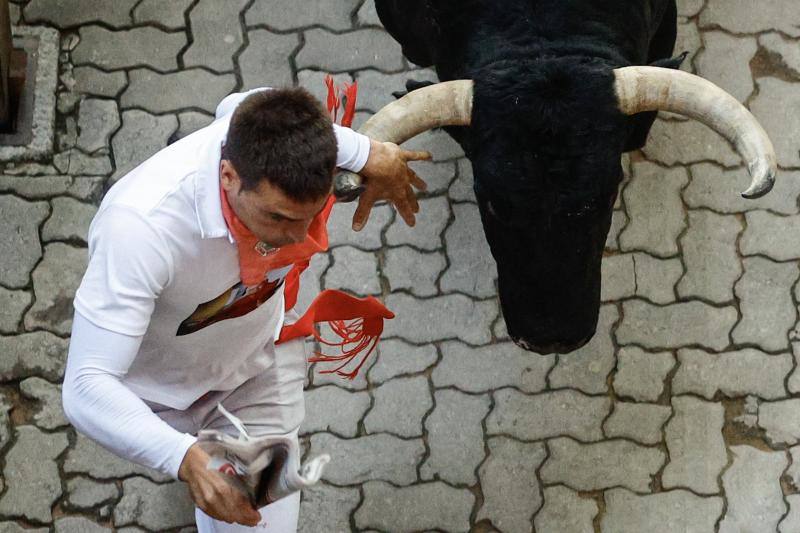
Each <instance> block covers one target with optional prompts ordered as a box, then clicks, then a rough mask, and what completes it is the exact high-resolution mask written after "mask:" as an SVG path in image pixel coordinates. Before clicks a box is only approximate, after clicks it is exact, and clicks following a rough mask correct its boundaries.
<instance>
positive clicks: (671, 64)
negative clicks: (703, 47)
mask: <svg viewBox="0 0 800 533" xmlns="http://www.w3.org/2000/svg"><path fill="white" fill-rule="evenodd" d="M688 55H689V52H683V53H682V54H681V55H679V56H675V57H668V58H666V59H659V60H658V61H653V62H652V63H650V66H651V67H662V68H672V69H676V70H677V69H679V68H681V64H683V62H684V61H685V60H686V57H687V56H688Z"/></svg>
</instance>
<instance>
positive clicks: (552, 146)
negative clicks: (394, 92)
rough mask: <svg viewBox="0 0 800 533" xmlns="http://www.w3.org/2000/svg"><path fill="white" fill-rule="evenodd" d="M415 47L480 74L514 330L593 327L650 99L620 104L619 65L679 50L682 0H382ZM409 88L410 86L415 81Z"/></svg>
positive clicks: (464, 139)
mask: <svg viewBox="0 0 800 533" xmlns="http://www.w3.org/2000/svg"><path fill="white" fill-rule="evenodd" d="M375 3H376V7H377V11H378V14H379V16H380V18H381V21H382V22H383V24H384V25H385V27H386V29H387V30H388V31H389V33H390V34H391V35H392V36H393V37H394V38H395V39H396V40H397V41H398V42H399V43H400V44H401V45H402V47H403V53H404V54H405V55H406V56H407V57H408V59H409V60H411V61H413V62H414V63H416V64H418V65H421V66H431V65H433V66H435V68H436V71H437V73H438V75H439V78H440V80H442V81H447V80H458V79H471V80H474V99H473V112H472V123H471V125H470V126H469V127H451V128H447V130H448V133H450V134H451V135H452V136H453V137H454V138H455V139H456V141H458V142H459V144H461V146H462V147H463V149H464V151H465V153H466V155H467V157H468V158H469V159H470V161H471V162H472V165H473V169H474V175H475V183H474V187H475V193H476V197H477V200H478V205H479V208H480V213H481V219H482V222H483V227H484V231H485V234H486V238H487V240H488V243H489V245H490V248H491V251H492V255H493V256H494V259H495V261H496V263H497V270H498V284H499V293H500V301H501V305H502V309H503V315H504V317H505V321H506V325H507V327H508V331H509V334H510V336H511V337H512V338H513V339H514V341H515V342H517V343H518V344H519V345H521V346H523V347H524V348H526V349H529V350H532V351H536V352H539V353H550V352H562V353H563V352H568V351H572V350H575V349H576V348H578V347H580V346H582V345H583V344H585V343H586V342H588V341H589V339H591V337H592V336H593V335H594V332H595V328H596V325H597V317H598V312H599V306H600V264H601V259H602V253H603V248H604V243H605V241H606V236H607V234H608V231H609V227H610V223H611V215H612V210H613V204H614V201H615V199H616V196H617V191H618V186H619V183H620V181H621V179H622V168H621V164H620V156H621V155H622V153H623V152H626V151H630V150H635V149H637V148H640V147H641V146H643V145H644V143H645V140H646V138H647V134H648V131H649V129H650V127H651V126H652V123H653V120H654V119H655V112H648V113H640V114H638V115H634V116H625V115H623V114H622V113H621V112H620V111H619V110H618V109H617V99H616V96H615V94H614V87H613V83H614V78H613V74H612V69H614V68H617V67H623V66H629V65H646V64H655V65H657V66H668V67H673V68H674V67H677V66H678V65H679V63H680V59H677V60H670V59H669V58H670V56H671V54H672V52H673V47H674V45H675V37H676V17H677V10H676V6H675V2H674V0H649V1H648V0H375ZM409 88H413V85H411V84H410V85H409Z"/></svg>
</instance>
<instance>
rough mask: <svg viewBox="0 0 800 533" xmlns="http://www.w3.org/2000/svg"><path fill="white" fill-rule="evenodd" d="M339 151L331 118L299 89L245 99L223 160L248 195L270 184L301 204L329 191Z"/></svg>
mask: <svg viewBox="0 0 800 533" xmlns="http://www.w3.org/2000/svg"><path fill="white" fill-rule="evenodd" d="M336 152H337V146H336V136H335V135H334V133H333V127H332V125H331V119H330V118H329V117H328V115H327V113H326V112H325V110H324V109H323V108H322V105H321V104H320V103H319V102H318V101H317V100H316V98H314V97H313V96H312V95H311V93H309V92H308V91H306V90H305V89H303V88H301V87H294V88H285V89H274V90H267V91H259V92H256V93H253V94H251V95H250V96H248V97H247V98H245V99H244V100H243V101H242V102H241V103H240V104H239V106H238V107H237V108H236V111H234V113H233V117H232V118H231V124H230V128H229V129H228V139H227V141H226V142H225V157H226V158H227V159H228V161H230V163H231V164H232V165H233V168H234V169H236V172H237V173H238V174H239V178H240V179H241V181H242V188H243V189H244V190H253V189H255V188H256V187H257V186H258V184H259V183H260V182H261V180H267V181H268V182H269V183H270V184H272V185H275V186H276V187H278V188H279V189H280V190H281V191H282V192H283V193H284V194H286V196H288V197H289V198H291V199H292V200H295V201H299V202H306V201H313V200H316V199H319V198H320V197H322V196H325V195H327V194H328V193H329V192H330V188H331V184H332V183H333V171H334V168H335V166H336Z"/></svg>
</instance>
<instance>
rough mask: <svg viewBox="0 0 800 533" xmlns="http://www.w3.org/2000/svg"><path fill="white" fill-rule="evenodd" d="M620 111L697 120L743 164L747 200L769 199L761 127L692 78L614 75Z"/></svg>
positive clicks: (634, 70) (729, 99)
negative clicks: (669, 114) (731, 148)
mask: <svg viewBox="0 0 800 533" xmlns="http://www.w3.org/2000/svg"><path fill="white" fill-rule="evenodd" d="M614 76H615V78H616V82H615V90H616V93H617V100H618V102H619V108H620V110H621V111H622V112H623V113H625V114H627V115H633V114H635V113H641V112H642V111H657V110H663V111H671V112H673V113H678V114H680V115H686V116H688V117H691V118H694V119H696V120H699V121H700V122H702V123H703V124H705V125H706V126H708V127H710V128H711V129H713V130H714V131H716V132H717V133H719V134H720V135H722V136H723V137H725V138H726V139H728V141H730V142H731V143H732V144H733V145H734V146H735V147H736V150H737V151H738V152H739V154H740V155H741V156H742V159H744V160H745V161H746V162H747V168H748V170H749V171H750V177H751V179H752V180H751V182H750V186H749V187H748V188H747V190H745V191H744V192H742V196H744V197H745V198H758V197H759V196H763V195H765V194H767V193H768V192H769V191H770V189H772V186H773V184H774V183H775V174H776V172H777V163H776V157H775V149H774V148H773V146H772V142H771V141H770V140H769V137H768V136H767V133H766V132H765V131H764V128H762V127H761V124H759V123H758V121H757V120H756V119H755V117H754V116H753V115H752V114H750V112H749V111H748V110H747V109H746V108H745V107H744V106H743V105H742V104H740V103H739V102H738V101H737V100H736V99H735V98H734V97H733V96H731V95H730V94H728V93H726V92H725V91H724V90H722V89H720V88H719V87H717V86H716V85H714V84H713V83H711V82H710V81H708V80H704V79H703V78H701V77H699V76H695V75H694V74H689V73H688V72H683V71H680V70H673V69H667V68H660V67H623V68H618V69H614Z"/></svg>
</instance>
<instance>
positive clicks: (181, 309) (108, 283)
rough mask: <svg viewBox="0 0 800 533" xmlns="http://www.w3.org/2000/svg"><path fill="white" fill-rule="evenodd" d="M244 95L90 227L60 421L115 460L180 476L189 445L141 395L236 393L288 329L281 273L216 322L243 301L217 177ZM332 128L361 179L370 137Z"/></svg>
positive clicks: (160, 398) (148, 169)
mask: <svg viewBox="0 0 800 533" xmlns="http://www.w3.org/2000/svg"><path fill="white" fill-rule="evenodd" d="M257 90H263V89H257ZM251 92H252V91H251ZM248 94H249V93H240V94H235V95H230V96H228V97H226V98H225V99H224V100H223V101H222V102H221V103H220V105H219V106H218V108H217V120H216V121H215V122H214V123H213V124H212V125H210V126H208V127H207V128H204V130H206V131H204V130H201V132H198V133H196V134H193V136H194V137H195V138H194V139H190V138H186V139H183V140H182V141H179V143H176V144H175V145H172V146H171V147H169V148H167V149H165V150H162V152H159V154H156V155H155V156H153V157H152V158H151V159H150V160H148V161H147V162H145V163H144V164H142V165H141V166H139V167H137V168H136V169H134V170H133V171H132V172H131V173H130V175H129V176H127V177H126V178H125V179H123V180H121V181H120V182H119V183H118V184H117V185H115V186H114V188H112V190H111V191H110V192H109V194H108V195H107V196H106V198H105V199H104V200H103V204H102V205H101V208H100V210H99V211H98V214H97V215H96V217H95V219H94V220H93V221H92V227H91V228H90V236H89V254H90V261H89V266H88V268H87V272H86V275H85V276H84V279H83V282H82V283H81V287H80V288H79V289H78V292H77V294H76V298H75V309H76V312H75V319H74V321H73V327H72V339H71V343H70V349H69V355H68V358H67V366H66V371H65V376H64V385H63V393H62V403H63V407H64V412H65V414H66V416H67V418H68V419H69V420H70V422H71V423H72V424H73V425H74V426H75V427H76V428H77V429H78V430H79V431H81V432H82V433H84V434H86V435H87V436H89V437H90V438H92V439H93V440H95V441H97V442H98V443H99V444H101V445H102V446H104V447H105V448H107V449H109V450H111V451H112V452H114V453H115V454H117V455H119V456H121V457H124V458H126V459H129V460H131V461H133V462H136V463H138V464H141V465H144V466H148V467H151V468H155V469H157V470H159V471H161V472H164V473H166V474H169V475H171V476H172V477H173V478H175V479H177V478H178V469H179V467H180V464H181V462H182V460H183V457H184V455H185V454H186V451H187V450H188V449H189V447H190V446H191V445H192V444H193V443H194V442H195V441H196V438H195V437H194V436H193V435H190V434H188V433H181V432H180V431H177V430H175V429H173V428H172V427H171V426H169V425H168V424H167V423H166V422H164V421H163V420H161V419H160V418H159V417H158V416H157V415H155V414H154V413H153V412H152V410H151V409H150V408H149V407H148V406H147V404H145V402H144V401H143V400H142V398H144V399H147V400H151V401H154V402H158V403H162V404H164V405H168V406H170V407H173V408H176V409H185V408H186V407H188V406H189V405H190V404H191V403H192V402H193V401H194V400H196V399H197V398H199V397H200V396H202V395H203V394H205V393H206V392H208V391H209V390H212V389H214V390H225V389H229V388H235V387H236V386H237V385H238V384H241V383H243V382H244V381H246V380H247V379H249V378H250V377H252V376H253V375H256V374H257V373H259V372H260V371H263V370H264V368H267V367H269V365H270V364H271V361H272V359H271V356H272V355H273V354H274V352H273V351H272V348H273V341H274V338H275V337H276V332H278V331H280V327H281V325H282V322H283V292H282V287H283V286H282V284H280V281H281V280H282V277H283V276H285V275H286V272H284V271H282V270H281V271H273V272H271V273H270V274H269V276H270V278H269V279H267V280H265V281H264V283H263V284H262V285H264V290H270V289H271V286H277V288H275V289H272V292H271V293H269V298H268V299H267V301H266V302H265V303H263V304H262V305H260V306H259V307H258V308H256V309H252V310H250V311H247V312H246V313H245V314H241V315H236V314H233V315H231V316H222V317H221V318H220V316H221V315H219V313H220V312H222V311H225V310H226V309H228V308H229V307H232V304H234V303H236V302H239V303H241V302H242V301H245V300H246V296H247V292H246V291H244V290H243V288H242V287H241V286H240V285H239V284H237V281H238V262H237V260H236V249H235V243H234V242H233V240H232V237H231V236H230V234H229V232H228V231H227V227H226V226H225V224H224V219H223V218H222V213H221V207H220V203H219V186H218V179H219V178H218V169H219V147H220V146H221V141H224V134H225V133H226V132H227V123H228V122H229V120H230V114H231V112H232V111H233V110H234V109H235V107H236V105H238V103H239V102H241V100H243V99H244V98H245V97H246V96H247V95H248ZM334 130H335V134H336V138H337V141H338V145H339V150H338V155H337V166H339V167H341V168H345V169H348V170H352V171H356V172H357V171H359V170H361V168H363V166H364V164H365V163H366V160H367V158H368V156H369V139H368V138H367V137H365V136H363V135H360V134H357V133H355V132H354V131H352V130H349V129H346V128H341V127H338V126H334ZM193 136H190V137H193ZM193 143H194V144H193ZM177 145H181V146H177ZM191 156H194V157H191ZM198 158H199V159H200V160H201V161H200V163H198V161H197V159H198ZM204 158H205V159H204ZM198 165H199V167H198ZM194 167H198V168H200V170H197V168H194ZM259 287H261V286H259ZM262 294H263V293H262ZM223 304H224V305H223ZM220 306H222V308H221V309H220ZM209 317H210V318H212V319H214V318H215V317H216V319H214V320H209ZM232 318H235V320H232ZM243 333H244V334H245V335H244V337H245V338H246V340H245V338H243ZM232 346H235V347H236V348H233V349H232V348H231V347H232ZM222 347H224V350H225V351H224V353H225V357H224V359H223V360H221V359H222V358H221V357H220V354H221V353H222V351H221V350H222V349H223V348H222Z"/></svg>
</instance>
